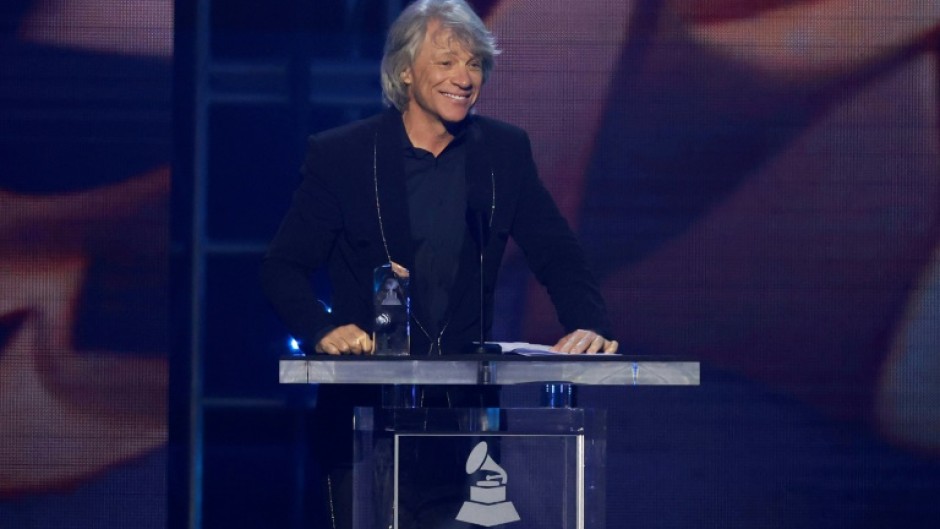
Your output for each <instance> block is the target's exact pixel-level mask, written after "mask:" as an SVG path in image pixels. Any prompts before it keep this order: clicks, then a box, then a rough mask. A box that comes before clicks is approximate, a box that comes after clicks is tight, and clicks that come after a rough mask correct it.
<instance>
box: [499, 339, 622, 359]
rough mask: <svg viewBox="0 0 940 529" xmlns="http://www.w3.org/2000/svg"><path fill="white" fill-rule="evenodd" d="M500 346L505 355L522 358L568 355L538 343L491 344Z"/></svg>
mask: <svg viewBox="0 0 940 529" xmlns="http://www.w3.org/2000/svg"><path fill="white" fill-rule="evenodd" d="M491 343H495V344H496V345H498V346H500V347H501V348H502V349H503V354H517V355H522V356H556V355H567V354H568V353H560V352H558V351H552V346H551V345H542V344H537V343H528V342H491ZM595 354H606V353H595Z"/></svg>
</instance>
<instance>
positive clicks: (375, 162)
mask: <svg viewBox="0 0 940 529" xmlns="http://www.w3.org/2000/svg"><path fill="white" fill-rule="evenodd" d="M378 144H379V135H378V133H377V132H376V133H375V135H374V136H373V138H372V183H373V184H374V186H375V213H376V216H377V217H378V220H379V234H380V235H381V236H382V247H383V248H384V249H385V257H386V258H387V259H388V262H389V264H390V265H392V266H393V267H394V265H395V264H396V263H395V262H394V261H393V260H392V253H391V252H390V251H389V249H388V239H386V238H385V223H384V222H383V220H382V201H381V200H380V199H379V154H378V153H379V147H378ZM495 213H496V173H495V172H494V171H493V166H492V165H491V166H490V215H489V222H488V224H489V227H490V228H492V227H493V216H494V214H495ZM480 259H481V265H482V259H483V257H482V254H481V257H480ZM480 302H481V303H482V299H481V301H480ZM411 319H412V320H414V322H415V324H417V326H418V329H420V330H421V332H422V333H424V335H425V336H426V337H427V339H428V342H430V343H429V345H428V356H430V355H431V354H432V353H433V352H434V346H435V345H437V355H438V356H440V355H441V354H442V351H441V342H442V340H443V338H444V331H446V330H447V327H448V325H450V318H449V317H448V319H447V320H446V321H445V322H444V325H443V326H442V327H441V331H440V332H439V333H437V336H436V337H432V336H431V333H429V332H428V330H427V329H426V328H425V327H424V325H423V324H422V323H421V320H419V319H418V317H417V316H415V315H414V314H412V315H411ZM480 325H483V322H482V321H481V322H480Z"/></svg>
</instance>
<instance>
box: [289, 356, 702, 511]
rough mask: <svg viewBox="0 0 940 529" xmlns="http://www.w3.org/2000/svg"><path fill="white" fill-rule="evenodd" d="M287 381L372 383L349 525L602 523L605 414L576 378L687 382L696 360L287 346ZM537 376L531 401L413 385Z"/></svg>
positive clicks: (692, 381) (358, 413) (507, 381)
mask: <svg viewBox="0 0 940 529" xmlns="http://www.w3.org/2000/svg"><path fill="white" fill-rule="evenodd" d="M280 381H281V383H286V384H373V385H381V386H382V387H383V406H382V407H381V408H374V409H373V408H357V409H356V410H355V413H354V443H355V447H354V458H355V463H354V469H353V503H354V512H353V525H354V527H355V529H387V528H392V529H423V528H435V529H438V528H455V529H456V528H473V527H507V528H511V529H530V528H540V529H541V528H545V527H552V528H558V529H576V528H577V529H604V528H605V527H606V519H605V514H604V513H605V482H606V476H605V474H604V461H605V458H606V414H605V410H602V409H587V408H581V407H578V406H577V387H578V386H585V385H591V386H595V385H601V386H624V387H629V386H650V385H671V386H677V385H679V386H686V385H698V384H699V383H700V371H699V364H698V362H690V361H683V360H676V359H663V358H652V357H629V356H622V355H570V356H569V355H552V356H534V357H527V356H519V355H511V354H504V355H493V356H490V355H453V356H443V357H407V356H406V357H357V356H349V357H337V356H307V357H303V356H301V357H288V358H284V359H282V360H281V362H280ZM519 384H528V385H534V386H536V387H537V388H538V392H539V406H534V407H500V408H424V407H421V406H420V402H418V400H417V398H416V395H417V393H418V392H417V391H416V388H417V387H420V386H489V385H496V386H509V385H519Z"/></svg>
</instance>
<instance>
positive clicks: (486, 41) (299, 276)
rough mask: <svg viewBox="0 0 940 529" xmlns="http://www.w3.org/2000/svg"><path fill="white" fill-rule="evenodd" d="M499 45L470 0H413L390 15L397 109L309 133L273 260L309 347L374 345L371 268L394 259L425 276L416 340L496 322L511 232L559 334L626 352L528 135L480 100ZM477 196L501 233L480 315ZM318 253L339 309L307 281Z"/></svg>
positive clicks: (462, 334)
mask: <svg viewBox="0 0 940 529" xmlns="http://www.w3.org/2000/svg"><path fill="white" fill-rule="evenodd" d="M496 53H497V51H496V50H495V46H494V41H493V37H492V35H491V34H490V33H489V31H488V30H486V28H485V27H484V26H483V23H482V21H480V20H479V18H478V17H477V16H476V14H474V13H473V11H472V10H471V9H470V8H469V7H468V6H467V5H466V4H465V3H464V2H462V1H420V2H416V3H415V4H412V5H411V6H409V8H408V9H406V10H405V11H404V12H403V13H402V15H401V17H400V18H399V19H398V20H397V21H396V22H395V24H394V25H393V27H392V28H391V30H390V34H389V38H388V41H387V44H386V52H385V57H384V59H383V63H382V84H383V92H384V95H385V97H386V99H387V100H388V102H389V103H391V104H392V105H393V106H394V108H392V109H389V110H388V111H386V112H384V113H382V114H380V115H378V116H374V117H372V118H370V119H367V120H364V121H362V122H357V123H353V124H351V125H347V126H345V127H341V128H338V129H334V130H330V131H327V132H324V133H321V134H319V135H316V136H313V137H312V138H311V139H310V146H309V151H308V155H307V159H306V162H305V163H304V166H303V173H304V176H305V178H304V181H303V183H302V184H301V186H300V188H299V189H298V190H297V192H296V193H295V195H294V199H293V203H292V205H291V207H290V210H289V211H288V213H287V216H286V218H285V219H284V221H283V223H282V225H281V228H280V230H279V232H278V234H277V236H276V237H275V239H274V241H273V243H272V244H271V248H270V250H269V252H268V254H267V256H266V258H265V261H264V264H263V267H262V280H263V284H264V287H265V291H266V293H267V295H268V297H269V298H270V300H271V301H272V303H273V305H274V308H275V310H276V311H277V313H278V315H279V316H280V317H281V318H282V319H283V320H284V322H285V324H286V325H287V327H288V328H289V330H290V331H291V333H292V334H293V336H294V337H295V338H297V339H298V341H299V342H300V343H301V344H302V346H304V347H306V348H307V349H308V350H316V351H317V352H321V353H328V354H363V353H369V352H371V350H372V341H371V338H370V334H369V331H370V330H371V321H372V304H371V299H372V295H373V294H372V287H371V284H372V274H373V271H374V269H375V268H376V267H378V266H381V265H383V264H386V263H389V262H392V263H394V264H395V265H399V267H398V268H397V269H398V270H402V271H403V273H404V271H405V270H406V271H407V272H408V273H411V274H412V284H413V285H415V286H414V293H413V299H412V302H413V307H414V323H415V324H416V325H415V326H414V327H416V331H417V332H413V333H412V348H411V349H412V352H413V353H414V354H425V353H431V354H442V353H443V354H446V353H450V352H456V351H459V350H460V349H461V348H462V347H463V346H465V345H466V344H468V343H470V342H472V341H473V340H474V339H475V338H478V337H479V326H480V325H481V324H483V325H484V326H485V328H489V327H490V325H491V323H492V302H493V300H492V295H493V291H494V288H495V285H496V273H497V269H498V266H499V262H500V259H501V258H502V255H503V251H504V249H505V244H506V237H507V236H512V237H513V238H514V239H515V240H516V242H517V243H518V244H519V246H520V247H521V248H522V249H523V251H524V252H525V253H526V255H527V259H528V262H529V265H530V267H531V268H532V270H533V271H534V273H535V275H536V277H537V278H538V279H539V280H540V281H541V282H542V283H543V284H544V285H545V286H546V287H547V288H548V292H549V294H550V295H551V298H552V301H553V303H554V305H555V308H556V311H557V312H558V315H559V319H560V320H561V322H562V324H563V325H564V326H565V328H566V329H567V330H568V332H569V334H567V335H566V336H565V337H563V338H562V339H561V340H559V341H558V343H557V344H556V345H555V348H556V349H557V350H558V351H561V352H566V353H583V352H590V353H594V352H601V351H602V352H608V353H609V352H615V351H616V349H617V342H616V341H613V340H610V339H608V338H605V336H609V331H608V328H609V324H608V321H607V317H606V313H605V309H604V304H603V300H602V299H601V296H600V294H599V292H598V289H597V286H596V282H595V280H594V279H593V277H592V276H591V275H590V273H589V272H588V271H587V268H586V264H585V261H584V257H583V254H582V251H581V249H580V247H579V245H578V243H577V241H576V240H575V238H574V236H573V235H572V233H571V231H570V229H569V228H568V225H567V223H566V222H565V220H564V219H563V218H562V217H561V215H560V214H559V213H558V210H557V208H556V207H555V204H554V202H553V201H552V199H551V197H550V196H549V195H548V193H547V192H546V190H545V189H544V187H543V186H542V184H541V182H540V181H539V179H538V177H537V175H536V170H535V165H534V163H533V161H532V157H531V149H530V146H529V142H528V138H527V136H526V135H525V133H524V132H523V131H521V130H519V129H517V128H515V127H512V126H509V125H507V124H504V123H500V122H497V121H494V120H490V119H486V118H483V117H479V116H471V115H470V110H471V108H473V106H474V104H475V103H476V101H477V99H478V98H479V96H480V90H481V88H482V86H483V82H484V81H485V79H486V77H487V75H488V73H489V71H490V70H491V68H492V64H493V56H494V55H495V54H496ZM468 211H469V212H471V216H477V217H482V220H483V222H484V223H485V228H486V231H488V232H489V234H492V236H491V237H488V238H487V239H488V240H485V241H483V242H484V244H485V248H484V276H483V280H484V282H485V284H484V289H485V300H484V301H485V307H486V311H485V312H486V314H485V319H486V321H485V322H482V323H481V322H480V321H479V306H480V305H479V304H480V299H479V292H478V289H476V288H473V286H474V285H478V284H479V281H480V277H479V274H480V271H479V253H478V249H477V247H476V244H475V242H474V240H473V237H471V236H470V235H469V229H468V226H467V225H468V222H467V220H466V217H467V215H466V213H467V212H468ZM471 224H472V223H471ZM321 266H326V267H327V268H328V270H329V274H330V280H331V282H332V285H333V289H334V299H333V307H332V312H328V311H327V310H326V309H325V308H324V307H323V306H322V305H321V304H320V303H319V302H318V301H317V300H316V299H315V297H314V295H313V293H312V291H311V289H310V287H309V283H308V278H309V275H310V273H311V272H313V271H314V270H316V269H317V268H319V267H321Z"/></svg>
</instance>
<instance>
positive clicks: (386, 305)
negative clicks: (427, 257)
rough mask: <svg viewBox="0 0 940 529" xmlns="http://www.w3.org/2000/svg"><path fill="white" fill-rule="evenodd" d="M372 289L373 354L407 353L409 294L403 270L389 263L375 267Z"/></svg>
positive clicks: (406, 277)
mask: <svg viewBox="0 0 940 529" xmlns="http://www.w3.org/2000/svg"><path fill="white" fill-rule="evenodd" d="M372 290H373V294H374V296H373V300H374V305H373V306H374V308H375V320H374V327H373V328H374V331H373V338H372V341H373V342H374V343H375V354H377V355H393V356H405V355H408V354H409V348H410V346H411V339H410V337H411V333H410V329H411V324H410V318H411V296H410V292H409V289H408V274H407V271H405V269H404V268H402V267H400V266H397V265H393V264H391V263H389V264H385V265H382V266H380V267H378V268H376V269H375V272H374V273H373V281H372Z"/></svg>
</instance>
